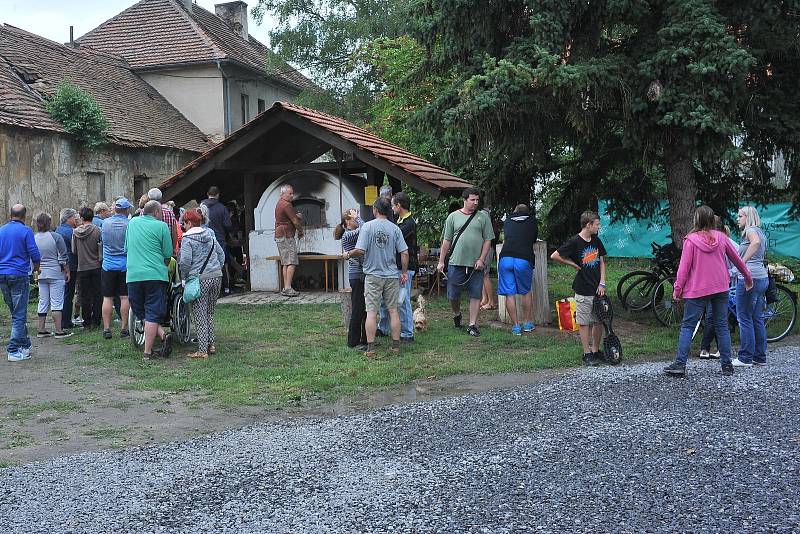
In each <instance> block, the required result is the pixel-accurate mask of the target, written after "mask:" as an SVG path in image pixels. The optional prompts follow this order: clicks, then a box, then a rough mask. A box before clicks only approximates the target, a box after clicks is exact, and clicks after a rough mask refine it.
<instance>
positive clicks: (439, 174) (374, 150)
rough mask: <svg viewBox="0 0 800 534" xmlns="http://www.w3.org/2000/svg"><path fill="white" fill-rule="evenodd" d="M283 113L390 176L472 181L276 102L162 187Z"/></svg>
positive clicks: (444, 186) (451, 184) (436, 183)
mask: <svg viewBox="0 0 800 534" xmlns="http://www.w3.org/2000/svg"><path fill="white" fill-rule="evenodd" d="M280 114H290V115H293V116H296V117H299V118H301V119H302V120H304V121H307V122H308V123H309V124H310V125H313V127H314V128H316V129H318V131H320V132H325V133H328V134H333V135H334V136H337V137H339V138H340V139H341V140H342V141H343V144H346V145H348V146H349V147H351V148H352V149H353V150H354V151H363V152H365V153H368V154H370V155H371V156H374V157H375V158H376V159H377V160H380V161H383V162H385V165H384V166H385V167H386V168H387V169H388V171H387V174H389V175H390V176H391V175H394V174H396V173H395V172H392V170H393V169H394V170H400V171H401V172H405V173H408V174H410V175H413V176H414V177H416V178H417V179H419V180H421V181H423V182H426V183H427V184H429V185H430V186H432V187H433V188H435V189H436V190H439V191H455V190H460V189H463V188H465V187H469V186H470V183H469V182H467V181H466V180H464V179H462V178H459V177H458V176H455V175H454V174H452V173H450V172H448V171H446V170H445V169H443V168H441V167H439V166H437V165H434V164H433V163H431V162H429V161H427V160H425V159H423V158H421V157H419V156H416V155H414V154H412V153H411V152H408V151H407V150H404V149H402V148H400V147H398V146H396V145H393V144H391V143H389V142H388V141H385V140H383V139H381V138H380V137H378V136H376V135H374V134H372V133H370V132H368V131H367V130H364V129H363V128H359V127H357V126H355V125H354V124H352V123H350V122H348V121H346V120H344V119H342V118H339V117H335V116H333V115H328V114H327V113H322V112H319V111H315V110H313V109H309V108H306V107H303V106H298V105H296V104H290V103H288V102H275V103H274V104H273V105H272V107H271V108H269V109H268V110H266V111H264V112H263V113H261V114H259V115H258V116H256V117H255V118H254V119H253V120H251V121H250V122H248V123H247V124H245V125H244V126H242V127H241V128H240V129H239V130H237V131H236V132H234V133H233V134H232V135H230V136H228V137H227V138H226V139H225V140H223V141H221V142H220V143H218V144H217V145H216V146H214V147H213V148H211V149H210V150H208V151H206V152H205V153H204V154H202V155H200V156H199V157H198V158H196V159H195V160H194V161H192V162H190V163H189V164H188V165H186V166H185V167H184V168H183V169H181V170H179V171H178V172H177V173H175V174H174V175H172V176H170V177H169V178H167V179H166V180H164V182H162V184H161V186H160V187H161V188H162V190H164V192H165V194H166V193H167V190H168V189H169V188H170V187H172V186H174V185H176V184H177V183H179V182H180V181H181V180H182V179H183V178H185V177H186V176H187V175H189V174H190V173H191V172H192V171H193V170H195V169H197V168H198V167H200V166H201V165H202V164H203V163H205V162H207V161H208V160H210V159H212V158H214V157H215V156H216V155H217V154H219V153H221V152H223V151H224V150H225V148H227V147H228V146H230V145H232V144H233V143H235V142H236V141H238V140H239V139H240V138H242V137H244V136H246V135H247V134H248V133H249V132H250V131H252V130H253V129H255V128H257V127H258V126H259V125H260V124H261V123H263V122H265V121H267V120H270V119H271V118H272V117H275V116H279V115H280ZM309 135H313V134H309Z"/></svg>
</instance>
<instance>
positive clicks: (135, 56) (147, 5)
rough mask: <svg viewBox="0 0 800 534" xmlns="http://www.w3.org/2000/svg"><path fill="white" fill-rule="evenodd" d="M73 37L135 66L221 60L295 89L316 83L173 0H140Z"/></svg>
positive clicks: (223, 24) (215, 20) (200, 11)
mask: <svg viewBox="0 0 800 534" xmlns="http://www.w3.org/2000/svg"><path fill="white" fill-rule="evenodd" d="M77 42H78V43H80V44H81V46H89V47H92V48H95V49H97V50H103V51H106V52H110V53H113V54H116V55H118V56H120V57H123V58H125V59H126V60H127V61H128V63H130V65H131V67H132V68H133V69H135V70H149V69H156V68H164V67H168V66H176V67H177V66H182V65H184V66H185V65H193V64H202V63H211V62H216V61H219V60H227V61H232V62H234V63H237V64H239V65H242V66H244V67H248V68H250V69H253V70H255V71H258V72H259V73H261V74H262V75H264V76H266V77H268V78H271V79H273V80H275V81H276V82H278V83H280V84H283V85H287V86H289V87H292V88H294V89H296V90H298V91H299V90H302V89H315V88H317V86H316V85H315V84H314V83H313V82H312V81H311V80H309V79H308V78H306V77H305V76H303V75H302V74H300V73H299V72H297V71H296V70H295V69H293V68H292V67H291V66H289V65H288V64H286V63H284V62H282V61H279V60H277V59H276V57H275V55H274V53H273V52H272V51H271V50H269V49H268V48H267V47H266V46H264V45H263V44H261V43H260V42H258V41H257V40H256V39H254V38H253V37H252V36H248V39H246V40H245V39H243V38H242V37H241V36H240V35H238V34H237V33H236V32H234V31H233V29H231V28H230V26H228V24H227V23H226V22H225V21H224V20H222V19H221V18H220V17H218V16H217V15H215V14H214V13H211V12H209V11H207V10H205V9H203V8H202V7H200V6H198V5H197V4H191V9H188V10H187V9H186V7H184V5H183V4H182V3H181V2H179V1H177V0H142V1H141V2H139V3H137V4H135V5H133V6H131V7H129V8H128V9H126V10H125V11H123V12H122V13H120V14H118V15H117V16H115V17H113V18H111V19H109V20H107V21H106V22H104V23H103V24H101V25H100V26H98V27H97V28H95V29H93V30H91V31H90V32H88V33H87V34H86V35H83V36H82V37H80V38H78V39H77ZM268 58H272V59H273V60H274V62H271V63H274V65H268V64H267V60H268Z"/></svg>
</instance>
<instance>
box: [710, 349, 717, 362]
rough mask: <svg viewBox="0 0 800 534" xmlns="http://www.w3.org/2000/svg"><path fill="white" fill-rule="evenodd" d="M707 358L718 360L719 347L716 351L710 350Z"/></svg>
mask: <svg viewBox="0 0 800 534" xmlns="http://www.w3.org/2000/svg"><path fill="white" fill-rule="evenodd" d="M708 357H709V358H713V359H715V360H719V349H717V351H716V352H711V353H709V355H708Z"/></svg>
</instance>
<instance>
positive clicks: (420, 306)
mask: <svg viewBox="0 0 800 534" xmlns="http://www.w3.org/2000/svg"><path fill="white" fill-rule="evenodd" d="M414 328H415V329H416V330H420V331H422V330H425V329H426V328H428V318H427V317H425V297H423V296H422V294H421V293H420V295H419V296H417V309H416V310H414Z"/></svg>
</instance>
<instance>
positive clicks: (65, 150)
mask: <svg viewBox="0 0 800 534" xmlns="http://www.w3.org/2000/svg"><path fill="white" fill-rule="evenodd" d="M64 81H69V82H70V83H72V84H73V85H75V86H77V87H79V88H80V89H81V90H82V91H83V92H85V93H87V94H88V95H89V96H91V97H92V98H93V99H94V100H95V101H96V102H97V104H98V106H99V107H100V110H101V112H102V114H103V116H104V118H105V119H106V121H107V122H108V131H107V137H106V139H107V143H105V144H103V145H102V146H100V147H97V148H94V149H88V148H84V147H82V146H81V145H80V144H79V143H77V142H76V140H75V137H74V136H73V135H71V134H69V133H68V132H66V131H65V129H64V127H63V126H62V125H61V124H59V123H58V122H56V121H55V120H54V119H53V118H52V117H51V116H50V115H49V114H48V113H47V111H46V110H45V100H46V99H47V98H48V97H50V96H52V95H53V94H55V92H56V89H57V86H58V84H59V83H61V82H64ZM212 144H213V143H212V142H211V141H210V140H209V138H208V136H206V135H205V134H204V133H203V132H201V131H200V130H199V129H198V128H197V127H196V126H195V125H194V124H192V123H191V122H190V121H189V120H187V119H186V118H185V117H184V116H183V115H181V113H180V112H179V111H178V110H177V109H175V107H174V106H173V105H171V104H170V103H169V102H168V101H167V100H166V99H165V98H164V97H162V96H161V94H159V92H158V91H156V90H155V89H153V88H152V87H151V86H150V85H148V84H147V83H146V82H145V81H144V80H142V79H141V78H140V77H139V76H138V75H136V74H135V73H134V72H133V71H132V70H131V68H130V66H129V65H128V64H127V62H125V61H124V60H123V59H121V58H119V57H117V56H114V55H111V54H108V53H105V52H99V51H95V50H91V49H81V48H74V47H70V46H66V45H63V44H59V43H55V42H53V41H50V40H48V39H45V38H43V37H39V36H38V35H34V34H32V33H28V32H26V31H24V30H21V29H19V28H15V27H13V26H9V25H2V24H0V205H2V206H4V207H10V206H11V205H13V204H14V203H17V202H21V203H24V204H26V205H27V206H28V207H29V208H30V210H29V213H33V212H35V211H39V210H45V211H47V212H49V213H50V214H51V215H53V216H57V214H58V212H59V210H60V209H61V208H64V207H73V208H74V207H79V206H81V205H93V204H94V203H95V202H97V201H109V200H111V199H112V198H113V197H114V196H116V195H125V196H128V197H132V198H133V197H136V196H138V195H139V194H141V193H142V192H144V191H146V190H147V189H148V188H149V187H151V186H152V185H154V184H157V183H160V182H161V181H162V180H164V178H166V177H167V176H170V175H172V174H174V172H175V171H176V170H178V169H180V168H181V167H183V166H184V165H186V164H187V163H188V162H189V161H191V160H193V159H194V158H196V157H197V156H198V155H199V154H200V153H202V152H204V151H205V150H207V149H208V148H210V147H211V146H212Z"/></svg>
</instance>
